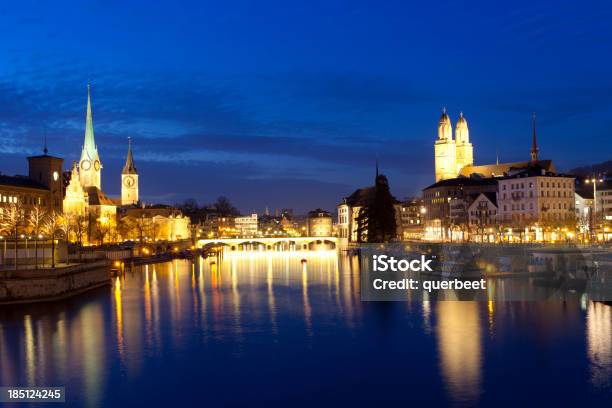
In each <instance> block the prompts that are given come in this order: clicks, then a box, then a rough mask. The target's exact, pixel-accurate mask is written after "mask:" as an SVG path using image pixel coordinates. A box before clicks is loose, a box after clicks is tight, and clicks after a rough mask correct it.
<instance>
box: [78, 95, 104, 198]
mask: <svg viewBox="0 0 612 408" xmlns="http://www.w3.org/2000/svg"><path fill="white" fill-rule="evenodd" d="M79 179H80V180H81V185H82V186H83V188H88V187H97V188H98V189H99V190H101V189H102V163H101V162H100V156H99V155H98V146H96V141H95V139H94V131H93V119H92V117H91V96H90V86H89V84H87V116H86V118H85V142H84V143H83V151H82V152H81V160H79Z"/></svg>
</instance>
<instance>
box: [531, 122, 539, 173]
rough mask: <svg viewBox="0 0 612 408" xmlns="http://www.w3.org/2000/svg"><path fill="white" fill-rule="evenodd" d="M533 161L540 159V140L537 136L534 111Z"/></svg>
mask: <svg viewBox="0 0 612 408" xmlns="http://www.w3.org/2000/svg"><path fill="white" fill-rule="evenodd" d="M531 161H532V162H536V161H538V140H537V138H536V114H535V112H534V113H533V142H532V144H531Z"/></svg>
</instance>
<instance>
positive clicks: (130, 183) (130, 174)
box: [121, 138, 138, 205]
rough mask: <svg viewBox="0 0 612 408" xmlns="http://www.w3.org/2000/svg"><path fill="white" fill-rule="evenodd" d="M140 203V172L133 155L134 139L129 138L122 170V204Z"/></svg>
mask: <svg viewBox="0 0 612 408" xmlns="http://www.w3.org/2000/svg"><path fill="white" fill-rule="evenodd" d="M137 203H138V172H137V171H136V166H135V165H134V157H133V156H132V139H130V138H128V153H127V158H126V160H125V165H124V166H123V171H122V172H121V205H132V204H137Z"/></svg>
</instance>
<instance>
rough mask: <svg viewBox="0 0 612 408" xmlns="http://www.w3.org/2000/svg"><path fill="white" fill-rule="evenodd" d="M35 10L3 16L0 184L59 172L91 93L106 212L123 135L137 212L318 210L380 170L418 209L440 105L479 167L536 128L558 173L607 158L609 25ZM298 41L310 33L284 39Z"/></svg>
mask: <svg viewBox="0 0 612 408" xmlns="http://www.w3.org/2000/svg"><path fill="white" fill-rule="evenodd" d="M21 7H25V8H24V9H20V8H21ZM46 7H52V6H47V5H44V4H42V5H39V6H37V7H34V8H33V7H29V8H28V7H27V5H26V6H5V8H4V9H3V10H1V11H0V22H2V24H0V27H4V28H2V29H0V30H2V31H3V33H4V34H5V36H6V35H8V33H11V38H14V39H15V40H14V41H12V42H11V44H5V45H3V46H0V101H1V102H0V106H1V107H2V108H0V141H1V142H2V148H0V155H1V157H2V163H3V164H2V167H1V168H0V171H2V172H3V173H4V174H15V173H19V174H23V173H25V169H26V168H27V166H26V162H25V159H24V157H25V156H27V155H30V154H38V153H40V151H41V150H42V146H43V138H44V136H45V135H46V137H47V139H48V147H49V151H50V154H53V155H58V156H61V157H63V158H64V159H65V160H66V162H65V166H64V167H65V170H69V168H70V163H71V162H72V161H73V160H78V156H79V152H80V149H81V145H82V139H83V134H84V131H85V106H86V105H85V103H86V84H87V82H88V81H89V80H91V82H92V104H93V111H94V126H95V129H96V141H97V143H98V147H99V150H100V155H101V159H102V161H103V163H104V166H105V178H104V180H103V181H102V183H103V186H104V188H105V190H107V191H108V193H109V194H110V195H112V196H118V195H119V193H120V192H119V185H120V183H119V180H120V173H121V168H122V166H123V164H124V163H125V154H126V152H127V137H128V136H131V137H132V138H133V141H134V156H135V160H136V162H137V164H138V168H139V171H140V172H141V174H142V175H143V176H142V179H141V187H140V190H141V197H142V199H143V200H145V201H147V202H165V203H175V202H181V201H182V200H184V199H186V198H191V197H193V198H195V199H197V200H198V201H199V202H200V203H208V202H213V201H214V200H215V199H216V197H217V196H219V195H226V196H228V197H230V199H231V200H232V201H233V202H234V203H235V205H236V206H237V207H238V208H239V209H240V210H241V211H242V212H243V213H248V212H250V211H252V210H257V211H259V212H261V211H263V209H264V208H265V207H266V206H269V207H270V208H274V207H276V206H278V207H292V208H295V209H296V211H298V212H302V213H304V212H306V211H307V210H309V209H313V208H317V207H323V208H326V209H328V210H333V209H334V208H335V205H336V204H337V203H338V202H339V201H340V199H341V198H342V197H343V196H346V195H348V194H350V193H351V192H352V191H353V190H354V189H355V188H358V187H362V186H365V185H369V184H372V182H373V174H374V161H375V158H376V156H378V157H379V160H380V162H381V171H382V172H383V173H385V174H386V175H387V176H388V177H389V181H390V184H391V189H392V192H393V193H394V195H396V196H397V197H398V198H403V197H405V196H409V195H417V194H419V193H420V191H421V189H422V188H424V187H426V186H428V185H430V184H431V183H432V182H433V145H432V144H433V141H434V140H435V138H436V127H437V122H438V117H439V113H440V110H441V109H442V107H444V106H446V107H447V108H448V109H449V114H450V116H451V120H452V122H453V127H454V125H455V124H456V121H457V118H458V116H459V112H460V111H463V112H464V114H465V115H466V118H467V120H468V123H469V126H470V137H471V139H472V140H473V142H474V144H475V145H477V146H478V148H477V149H476V153H475V162H476V163H477V164H481V163H491V162H494V161H495V158H496V155H497V153H499V156H500V160H502V161H517V160H528V158H529V149H530V147H531V145H530V142H531V139H530V138H531V112H533V111H536V112H537V114H538V142H539V145H540V154H541V157H542V158H547V159H552V160H554V161H555V163H556V164H557V166H558V168H559V169H560V170H568V169H570V168H573V167H577V166H581V165H588V164H592V163H597V162H602V161H605V160H608V159H609V158H610V157H609V155H608V152H609V148H610V145H611V142H610V140H609V137H608V136H607V133H608V131H609V130H608V127H609V124H610V119H609V118H610V117H612V115H611V113H612V112H610V111H611V107H610V105H609V102H608V100H607V94H608V90H609V89H610V87H611V86H612V82H609V80H608V79H607V74H606V72H607V71H609V68H610V66H611V65H612V60H611V59H610V57H609V56H608V55H607V52H602V51H605V50H606V49H607V43H608V40H609V39H610V37H611V36H612V32H611V30H610V29H609V28H608V27H605V25H604V24H605V19H606V16H609V15H610V14H611V10H610V9H601V8H599V9H596V8H584V7H582V8H581V7H579V6H577V5H561V6H559V7H557V8H551V7H546V6H544V5H530V4H528V3H516V4H513V5H512V6H508V7H512V9H510V10H508V9H506V10H501V9H498V8H496V6H491V5H486V6H485V5H482V6H481V7H480V10H479V15H481V16H483V17H481V18H478V17H477V16H476V14H475V10H477V9H478V8H477V7H476V6H469V7H466V6H465V5H458V4H456V3H452V2H451V3H436V4H435V5H431V6H427V5H420V6H418V7H420V8H421V9H420V10H419V13H418V15H419V16H420V17H419V20H422V21H419V20H416V19H415V18H413V17H412V15H413V14H412V13H411V8H408V7H407V6H403V5H400V4H392V3H389V4H387V5H385V6H384V7H379V8H377V9H371V8H368V7H365V6H364V5H362V4H357V3H353V2H351V3H350V4H349V3H346V4H342V5H341V4H335V5H326V6H325V7H324V6H322V5H319V6H318V7H317V6H316V5H313V6H311V7H306V6H303V5H301V6H299V7H297V6H296V7H291V6H287V5H284V6H281V5H278V6H277V7H272V6H269V7H264V9H262V10H260V9H259V8H257V9H253V8H248V7H247V6H246V5H245V6H244V7H242V8H239V9H240V10H241V13H238V14H236V13H235V11H236V10H235V9H232V12H233V13H230V11H229V9H224V8H220V7H215V8H211V7H212V6H203V7H201V8H193V7H186V8H185V9H181V8H180V7H176V6H175V7H170V6H151V7H147V8H142V7H139V6H137V5H129V6H125V7H124V8H121V9H119V8H117V9H113V10H111V9H106V10H105V9H104V8H100V7H98V8H96V4H95V3H88V4H86V5H84V6H79V5H74V7H73V8H72V13H65V12H63V11H62V12H60V10H53V9H52V8H51V9H46ZM415 7H416V6H415ZM471 7H474V8H471ZM499 7H501V6H499ZM322 9H324V12H323V13H322V12H321V10H322ZM414 15H417V13H415V14H414ZM511 15H514V16H516V15H523V16H529V17H530V18H525V19H523V20H522V23H521V24H514V23H512V19H511V17H510V16H511ZM43 16H44V17H43ZM423 16H425V17H423ZM458 16H459V17H461V18H458ZM169 19H172V21H181V22H182V24H173V25H164V21H166V20H169ZM309 23H310V24H309ZM340 23H341V24H340ZM587 23H588V24H587ZM296 24H298V25H300V26H302V25H304V26H308V27H309V28H310V30H304V32H303V33H302V34H300V30H295V29H293V30H292V31H291V36H290V38H285V37H283V36H282V33H283V32H285V30H286V29H287V28H288V27H290V26H292V25H296ZM494 25H495V26H497V29H495V30H493V31H491V27H492V26H494ZM340 26H342V29H339V27H340ZM111 27H112V29H111ZM151 27H155V28H157V29H156V30H150V28H151ZM313 27H315V28H316V29H312V28H313ZM575 28H576V29H577V28H580V29H581V31H576V30H574V29H575ZM4 30H6V31H4ZM73 31H77V32H83V33H84V35H85V36H86V38H88V41H83V39H82V38H72V35H73V34H72V33H73ZM485 31H486V32H487V34H489V36H488V37H487V38H482V37H481V36H480V34H481V33H482V32H485ZM19 33H21V35H20V34H19ZM306 33H307V34H306ZM145 34H147V35H149V36H150V38H147V35H145ZM7 38H8V37H7ZM271 38H274V39H276V40H275V41H271ZM417 38H418V41H419V42H418V43H416V42H415V39H417ZM451 38H452V40H449V39H451ZM118 41H120V44H118ZM567 45H571V48H570V49H567ZM436 49H437V50H439V52H433V50H436ZM500 49H503V50H504V52H503V53H500V52H499V51H500ZM560 49H563V50H565V49H567V52H560ZM493 57H494V58H493ZM588 61H597V64H587V63H585V62H588ZM468 68H469V69H468ZM569 152H571V154H570V153H569ZM170 189H171V190H172V191H169V190H170Z"/></svg>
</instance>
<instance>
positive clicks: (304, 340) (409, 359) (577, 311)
mask: <svg viewBox="0 0 612 408" xmlns="http://www.w3.org/2000/svg"><path fill="white" fill-rule="evenodd" d="M302 260H304V261H305V262H302ZM360 267H361V265H360V261H359V258H358V257H354V256H346V255H344V254H340V255H338V254H337V253H336V252H335V251H316V252H314V251H313V252H280V251H279V252H274V251H265V252H264V251H262V252H257V253H253V252H231V251H230V252H226V253H224V254H222V255H220V256H218V257H215V258H209V259H203V258H199V259H196V260H195V261H194V262H190V261H173V262H169V263H164V264H157V265H149V266H143V267H136V268H134V269H132V270H128V271H127V272H126V274H125V276H124V277H123V278H116V279H113V282H112V286H110V287H108V288H103V289H99V290H96V291H93V292H90V293H87V294H84V295H83V296H79V297H76V298H74V299H71V300H67V301H63V302H57V303H53V304H49V305H30V306H14V307H7V308H3V309H0V381H1V382H2V384H3V385H4V384H13V385H26V384H29V385H50V384H51V385H62V384H65V385H66V386H67V389H68V390H69V392H70V393H69V395H70V396H71V398H73V399H75V400H76V401H77V402H76V403H75V405H76V406H82V405H88V406H99V405H101V404H105V403H117V404H120V403H121V402H124V401H123V400H121V399H120V398H126V395H127V394H129V393H130V392H134V393H138V395H140V396H142V395H147V392H148V391H147V388H146V387H148V386H150V384H159V383H164V384H166V383H171V384H174V386H175V387H179V386H183V385H186V384H190V385H192V386H194V387H196V388H197V387H200V386H201V384H207V386H208V387H211V388H212V387H214V388H215V389H219V390H222V391H227V392H221V393H219V395H222V394H223V395H226V396H227V395H228V394H231V395H234V394H236V393H235V392H233V391H235V390H236V389H238V388H240V387H249V386H250V385H249V384H252V381H253V378H255V377H256V378H258V379H259V377H261V378H266V381H274V382H275V383H278V384H279V385H280V387H278V388H282V389H284V388H286V389H287V390H290V389H296V387H297V388H299V386H297V385H296V384H298V383H297V382H295V383H294V382H291V381H297V380H296V378H299V384H300V386H304V387H305V388H304V389H310V388H311V387H314V386H315V385H316V384H318V383H319V381H325V382H326V383H328V384H335V383H342V384H344V386H345V387H346V389H347V390H348V389H351V387H352V385H353V384H370V383H372V378H373V377H372V376H373V375H376V378H377V381H378V382H379V383H381V384H383V383H393V384H395V383H400V384H401V385H402V386H403V387H404V388H407V389H408V388H410V387H412V388H410V389H413V390H415V391H414V392H416V393H419V392H423V393H425V392H427V395H428V398H430V399H433V403H436V402H438V403H442V402H448V400H449V399H450V400H451V401H453V402H457V403H467V404H476V403H479V402H481V403H482V402H483V401H484V399H485V398H486V397H487V396H490V395H495V392H496V391H497V389H496V388H495V387H497V385H494V384H493V383H494V382H491V383H489V382H487V378H488V377H487V374H491V375H493V376H494V375H496V373H497V371H496V370H499V368H497V369H491V367H488V366H487V363H489V364H490V362H491V361H496V362H497V363H498V362H499V361H500V356H504V357H505V354H504V353H505V352H506V350H512V351H511V352H512V353H514V354H513V356H514V357H513V359H514V360H516V364H519V362H520V363H521V364H526V365H528V366H530V367H531V371H533V375H531V374H530V373H529V372H525V371H529V370H524V368H523V367H522V366H521V368H520V370H521V372H525V373H524V376H526V377H527V378H528V379H527V380H526V381H529V382H530V383H531V382H533V383H535V382H541V381H544V384H545V381H546V380H545V377H546V373H544V372H541V370H545V369H546V368H545V367H544V366H542V367H544V368H542V367H540V366H539V365H538V364H539V363H538V360H537V359H534V358H533V356H532V357H531V358H528V357H525V359H524V360H521V358H522V355H523V354H522V353H525V355H529V353H530V352H531V353H532V352H533V350H532V348H535V349H536V350H537V353H538V354H541V353H542V350H546V351H547V352H548V353H550V355H549V357H550V359H551V360H554V361H563V360H564V359H570V360H571V362H572V364H574V367H580V366H583V367H585V369H590V372H591V378H590V383H589V384H586V385H585V384H582V385H581V386H580V387H582V388H577V389H580V390H582V389H588V387H592V386H595V387H597V388H603V389H606V390H609V389H610V379H611V378H612V315H611V313H612V312H611V308H610V307H609V306H606V305H603V304H600V303H592V302H588V301H585V303H584V308H583V309H581V308H580V304H579V303H575V304H574V303H572V302H565V303H562V302H550V303H549V304H546V305H544V304H540V303H529V302H525V303H520V304H515V303H500V302H482V303H478V302H459V301H445V302H440V301H435V300H433V299H425V301H423V302H422V303H420V304H416V303H415V304H410V303H399V302H398V303H387V304H382V305H381V304H377V303H371V302H361V299H360ZM583 330H584V331H585V333H586V335H585V336H583V337H581V338H580V339H579V340H576V338H575V336H576V335H581V333H582V332H583ZM492 339H495V341H499V342H500V343H499V344H503V346H499V348H495V347H494V346H492V344H497V343H495V342H494V341H493V340H492ZM525 339H526V340H525ZM540 343H541V345H540ZM553 346H554V347H559V348H558V349H554V348H553ZM538 347H540V348H538ZM406 349H412V350H417V352H416V353H417V354H418V355H419V357H420V358H421V360H419V359H414V358H413V356H408V355H406V354H405V350H406ZM305 350H306V352H305ZM389 356H393V359H392V361H391V360H389ZM502 361H504V364H508V362H507V361H506V360H503V359H502ZM294 366H299V367H302V368H301V369H300V370H297V371H296V370H294V368H293V367H294ZM407 367H408V369H407ZM504 369H505V367H504ZM487 370H489V371H487ZM340 371H341V372H342V373H343V375H342V376H338V375H337V373H338V372H340ZM179 372H180V373H181V374H182V375H181V376H180V382H179V380H178V379H177V376H176V374H177V373H179ZM242 372H244V373H246V374H244V375H242V374H240V373H242ZM260 372H261V374H260ZM289 372H291V373H293V374H292V375H291V376H289V375H288V374H287V373H289ZM429 372H432V374H431V376H429V377H428V373H429ZM183 373H185V374H184V375H183ZM236 373H239V374H236ZM565 376H566V377H567V378H566V379H565V380H566V381H572V382H574V383H576V384H581V381H583V382H584V381H585V380H584V379H582V377H581V376H580V373H579V370H575V371H570V372H567V373H565ZM543 378H544V380H543ZM229 384H232V385H231V386H230V385H229ZM414 384H428V385H426V386H423V387H422V388H423V390H420V389H418V388H421V387H416V388H415V386H414ZM540 386H542V384H540ZM224 387H225V388H224ZM237 387H238V388H237ZM492 387H493V388H492ZM437 388H440V389H437ZM266 390H267V389H266V388H265V387H263V388H257V390H256V391H255V390H251V391H252V393H251V394H249V395H264V394H265V393H266V392H269V393H270V394H265V396H266V398H268V399H269V400H272V399H274V398H275V397H276V394H275V393H277V392H288V391H278V389H276V390H270V391H266ZM300 390H302V389H300ZM302 391H303V390H302ZM336 392H337V393H339V394H334V395H335V396H336V397H338V396H339V395H342V396H343V397H348V398H350V395H347V394H342V388H339V391H338V390H337V391H336ZM364 392H365V393H366V396H365V397H364V398H365V400H367V399H368V398H367V395H368V394H367V392H369V391H368V390H364ZM589 392H590V391H589ZM262 393H263V394H262ZM247 394H248V393H245V395H247ZM501 394H503V393H501ZM501 394H500V395H501ZM283 395H285V394H283ZM596 395H597V394H596ZM285 396H286V395H285ZM333 397H334V396H332V398H333ZM371 397H372V398H373V396H371ZM145 398H146V397H145ZM237 398H239V397H237ZM262 398H263V397H262ZM489 398H490V397H489ZM365 400H364V401H365ZM364 401H357V402H362V403H363V402H364ZM133 402H134V403H136V404H138V403H139V401H133ZM150 402H152V403H157V401H156V400H154V399H153V400H152V401H150ZM240 402H243V403H244V402H248V401H240ZM185 405H189V404H185ZM213 405H215V404H213ZM216 405H219V404H216ZM237 405H243V404H237Z"/></svg>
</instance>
